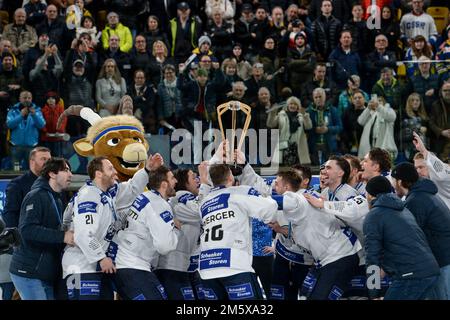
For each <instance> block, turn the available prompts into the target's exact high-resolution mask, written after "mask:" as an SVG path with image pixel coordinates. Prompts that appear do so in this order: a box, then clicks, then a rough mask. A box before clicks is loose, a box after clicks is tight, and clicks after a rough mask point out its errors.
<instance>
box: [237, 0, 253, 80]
mask: <svg viewBox="0 0 450 320" xmlns="http://www.w3.org/2000/svg"><path fill="white" fill-rule="evenodd" d="M254 21H255V17H254V14H253V7H252V5H251V4H250V3H244V4H243V5H242V8H241V16H240V17H239V18H238V19H237V20H236V24H235V26H234V42H235V43H239V45H240V49H241V55H242V54H243V53H246V54H247V53H248V54H253V53H255V52H256V48H254V41H255V39H256V33H255V32H253V30H252V25H253V22H254ZM235 48H236V45H235ZM233 54H234V49H233ZM242 58H243V55H242ZM240 60H241V59H237V61H238V62H239V61H240ZM241 78H242V79H244V80H246V79H245V78H243V77H241Z"/></svg>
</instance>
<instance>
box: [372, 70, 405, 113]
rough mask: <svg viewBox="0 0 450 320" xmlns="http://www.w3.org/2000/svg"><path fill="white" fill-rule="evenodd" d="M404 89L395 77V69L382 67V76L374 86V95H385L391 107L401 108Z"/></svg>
mask: <svg viewBox="0 0 450 320" xmlns="http://www.w3.org/2000/svg"><path fill="white" fill-rule="evenodd" d="M401 93H402V89H401V87H400V83H399V82H398V81H397V79H395V78H394V70H392V69H391V68H388V67H386V68H383V69H381V78H380V80H378V81H377V82H376V83H375V85H374V86H373V88H372V95H377V96H378V97H383V98H384V100H385V101H386V102H387V103H389V105H390V106H391V108H393V109H394V110H399V109H400V107H401Z"/></svg>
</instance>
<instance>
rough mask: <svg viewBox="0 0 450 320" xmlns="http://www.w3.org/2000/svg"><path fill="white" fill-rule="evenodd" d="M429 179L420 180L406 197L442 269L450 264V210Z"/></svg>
mask: <svg viewBox="0 0 450 320" xmlns="http://www.w3.org/2000/svg"><path fill="white" fill-rule="evenodd" d="M437 192H438V188H437V186H436V185H435V184H434V182H433V181H431V180H429V179H419V181H417V182H416V183H415V184H414V185H413V186H412V187H411V189H410V190H409V192H408V194H407V195H406V203H405V207H407V208H408V209H409V210H410V211H411V212H412V214H413V215H414V217H415V218H416V221H417V224H418V225H419V227H421V228H422V230H423V232H424V233H425V236H426V237H427V240H428V244H429V245H430V248H431V250H432V251H433V254H434V256H435V257H436V260H437V262H438V263H439V266H440V267H444V266H447V265H449V264H450V209H449V208H448V207H447V205H446V204H445V203H444V202H443V201H442V200H441V198H439V197H438V196H437Z"/></svg>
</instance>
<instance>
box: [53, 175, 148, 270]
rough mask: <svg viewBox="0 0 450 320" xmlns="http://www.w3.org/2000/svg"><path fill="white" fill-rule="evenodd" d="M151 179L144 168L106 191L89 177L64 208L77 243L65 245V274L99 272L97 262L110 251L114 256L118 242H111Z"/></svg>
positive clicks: (66, 219)
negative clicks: (127, 211) (119, 210)
mask: <svg viewBox="0 0 450 320" xmlns="http://www.w3.org/2000/svg"><path fill="white" fill-rule="evenodd" d="M147 182H148V174H147V172H146V171H145V170H144V169H142V170H139V171H138V172H136V174H135V175H134V176H133V178H132V179H130V180H129V181H127V182H122V183H116V184H115V185H114V186H113V187H111V188H110V189H109V190H108V191H107V192H103V191H102V190H100V189H99V188H98V187H97V186H95V185H94V184H93V183H92V182H90V181H88V182H87V183H86V184H85V185H84V186H82V187H81V188H80V190H79V191H78V193H77V194H76V195H75V196H74V197H73V198H72V200H71V201H70V203H69V205H68V206H67V208H66V210H65V211H64V226H65V228H66V229H68V230H73V232H74V238H75V239H74V240H75V246H66V248H65V249H64V255H63V259H62V266H63V277H66V276H67V275H69V274H73V273H93V272H99V271H100V269H99V268H98V266H97V263H98V262H99V261H100V260H102V259H103V258H105V257H106V256H107V255H108V256H110V257H111V258H114V256H115V253H116V252H117V245H116V244H115V243H114V242H111V241H112V239H113V237H114V236H115V235H116V233H117V231H118V230H120V229H121V228H122V227H123V221H124V220H123V217H121V216H120V215H119V212H118V211H117V208H118V207H119V208H122V209H121V210H122V213H121V214H122V215H123V212H124V210H125V208H126V206H127V205H131V203H132V202H133V201H134V199H136V197H137V196H138V195H139V194H140V193H141V192H142V191H143V190H144V188H145V185H146V184H147Z"/></svg>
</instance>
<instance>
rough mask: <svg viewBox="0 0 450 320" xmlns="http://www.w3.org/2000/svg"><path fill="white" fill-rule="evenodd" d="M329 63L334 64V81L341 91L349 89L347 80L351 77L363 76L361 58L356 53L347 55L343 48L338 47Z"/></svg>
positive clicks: (331, 55) (332, 53)
mask: <svg viewBox="0 0 450 320" xmlns="http://www.w3.org/2000/svg"><path fill="white" fill-rule="evenodd" d="M328 61H330V62H334V64H333V68H332V71H333V72H332V75H333V80H334V82H336V85H337V86H338V88H340V89H341V90H343V89H345V88H347V80H348V78H349V77H350V76H351V75H353V74H356V75H361V74H362V73H361V71H362V64H361V58H360V57H359V54H358V53H357V52H355V51H352V50H350V51H349V52H348V53H346V52H344V50H342V47H341V46H338V47H336V48H335V49H334V50H333V51H332V52H331V54H330V56H329V57H328Z"/></svg>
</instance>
